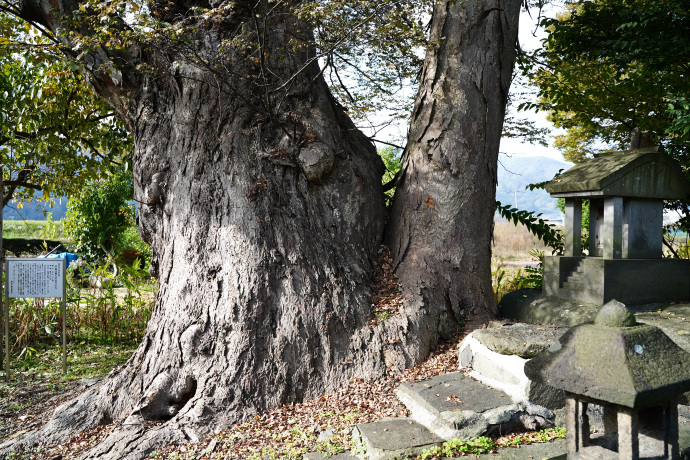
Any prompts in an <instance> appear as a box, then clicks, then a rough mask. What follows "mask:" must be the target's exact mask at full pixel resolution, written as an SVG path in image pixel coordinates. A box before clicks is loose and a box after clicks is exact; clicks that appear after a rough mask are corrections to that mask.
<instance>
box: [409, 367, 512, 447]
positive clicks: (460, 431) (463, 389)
mask: <svg viewBox="0 0 690 460" xmlns="http://www.w3.org/2000/svg"><path fill="white" fill-rule="evenodd" d="M396 394H397V396H398V399H399V400H400V401H401V402H402V403H403V404H405V406H406V407H407V408H408V409H409V410H410V418H412V419H413V420H415V421H417V422H418V423H420V424H422V425H424V426H425V427H426V428H428V429H429V430H430V431H432V432H433V433H435V434H437V435H438V436H440V437H442V438H443V439H453V438H458V439H472V438H476V437H477V436H481V435H483V434H484V433H486V431H487V429H488V428H489V426H490V425H496V424H501V423H505V422H507V421H508V420H510V418H511V417H512V416H513V415H515V414H516V413H517V412H520V411H522V410H523V407H522V406H521V405H518V404H516V402H515V401H513V399H512V398H511V397H510V396H509V395H507V394H505V393H502V392H500V391H498V390H496V389H493V388H490V387H488V386H487V385H484V384H482V383H480V382H478V381H476V380H474V379H472V378H470V377H468V376H466V375H465V374H464V373H462V372H452V373H450V374H445V375H440V376H437V377H434V378H431V379H429V380H425V381H422V382H414V383H403V384H401V385H400V386H399V387H398V389H397V390H396Z"/></svg>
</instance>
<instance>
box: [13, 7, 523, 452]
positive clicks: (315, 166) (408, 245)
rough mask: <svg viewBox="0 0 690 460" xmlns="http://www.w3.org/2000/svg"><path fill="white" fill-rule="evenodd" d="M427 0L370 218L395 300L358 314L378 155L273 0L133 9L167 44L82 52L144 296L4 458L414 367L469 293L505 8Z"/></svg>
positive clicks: (477, 263) (246, 410) (30, 12)
mask: <svg viewBox="0 0 690 460" xmlns="http://www.w3.org/2000/svg"><path fill="white" fill-rule="evenodd" d="M447 3H448V4H447V5H446V6H444V7H437V8H436V11H435V13H434V26H433V28H434V32H433V36H432V38H434V37H435V38H440V37H445V40H444V41H442V43H441V44H440V46H439V47H437V48H435V49H434V51H433V52H432V54H431V55H430V57H429V59H428V60H427V65H426V68H425V77H424V81H423V83H422V90H421V92H420V97H419V98H418V101H417V104H416V108H415V114H414V120H413V127H412V129H411V131H410V132H411V136H410V148H408V150H407V152H406V157H405V168H406V173H405V174H404V175H403V178H402V181H401V183H400V185H399V193H401V194H402V197H400V198H396V205H395V208H394V213H393V216H392V224H391V227H390V228H391V234H390V235H391V236H390V240H391V241H392V243H393V247H394V250H395V252H396V256H397V260H398V263H399V268H398V271H399V273H400V275H401V279H402V281H403V282H404V283H408V284H409V286H412V288H411V289H410V290H408V292H413V293H414V298H411V299H410V301H409V302H408V304H407V305H406V307H405V309H404V311H403V312H401V314H400V315H396V316H394V317H393V318H391V319H389V320H387V321H385V322H383V323H382V324H379V325H378V326H375V327H371V326H370V325H369V318H370V314H371V311H370V300H371V294H372V293H371V286H372V276H373V269H372V267H373V262H374V260H375V258H376V257H377V254H378V248H379V245H380V243H381V239H382V235H383V225H384V222H383V220H384V205H383V192H382V187H381V183H380V179H381V175H382V172H383V167H382V166H383V165H382V163H381V160H380V159H379V158H378V156H377V155H376V151H375V149H374V147H373V146H372V144H371V143H370V142H369V141H368V140H367V139H366V137H364V136H363V135H362V134H361V133H359V131H357V130H356V129H355V128H354V126H353V124H352V122H351V121H350V120H349V119H348V118H347V116H346V115H345V114H344V113H343V112H342V110H341V109H340V108H339V106H338V104H337V103H335V102H334V101H333V99H332V97H331V96H330V94H329V91H328V89H327V87H326V85H325V83H324V81H323V79H322V78H321V76H320V73H319V69H318V66H317V64H316V61H315V60H314V59H313V50H312V48H311V47H309V46H307V47H303V48H301V49H298V50H296V51H295V50H294V49H292V47H291V45H290V44H289V41H290V40H292V39H294V38H295V37H297V38H302V39H303V40H304V41H308V38H309V34H308V33H307V32H308V27H306V26H305V24H303V23H300V22H299V21H297V20H296V19H295V17H294V15H292V14H291V11H290V2H283V3H280V2H277V3H276V2H271V3H269V2H268V1H265V0H261V1H259V2H256V0H251V1H235V2H233V3H232V7H231V8H230V9H229V10H225V11H224V14H223V15H219V16H216V17H215V18H216V19H214V18H213V17H210V18H205V19H200V18H199V19H184V20H183V18H184V17H185V14H186V13H187V10H186V8H187V7H189V6H190V5H187V4H185V3H183V2H178V3H176V4H175V5H173V6H172V7H170V8H169V9H167V8H168V7H169V4H168V3H163V2H161V4H160V5H159V6H160V8H161V9H160V11H158V10H157V9H156V8H157V4H153V5H152V9H153V11H154V12H158V13H159V15H160V18H161V19H162V20H165V21H168V22H171V23H173V22H175V21H180V20H182V21H183V23H184V21H187V22H186V23H184V27H185V29H184V33H185V34H186V37H187V39H188V40H187V41H185V42H167V41H165V40H162V39H161V40H160V41H159V42H158V44H157V46H145V47H144V46H142V47H140V48H137V49H129V51H128V52H127V53H125V52H123V51H122V50H112V51H108V50H106V49H105V48H104V47H101V48H99V49H97V50H95V51H93V52H91V53H88V54H86V55H85V61H86V63H87V68H89V69H90V71H91V75H90V78H91V83H92V84H93V86H94V87H95V88H96V90H97V91H98V92H99V94H100V95H101V96H103V97H104V98H105V99H106V100H107V101H108V102H109V103H110V104H111V105H112V106H113V107H114V108H115V109H116V110H117V111H118V112H119V113H120V115H121V117H122V118H123V119H124V120H125V121H126V122H127V123H128V124H129V126H130V128H131V130H132V132H133V135H134V139H135V145H136V147H135V153H134V165H135V169H134V179H135V193H136V198H137V199H138V200H139V201H141V202H142V203H146V204H142V205H141V208H140V209H141V211H140V228H141V232H142V235H143V236H144V238H145V239H146V240H147V241H148V242H149V243H150V244H151V246H152V247H153V250H154V259H155V260H154V263H153V267H154V271H157V274H158V276H159V278H160V292H159V295H158V299H157V302H156V307H155V310H154V311H153V314H152V318H151V320H150V322H149V326H148V329H147V333H146V335H145V338H144V340H143V342H142V344H141V346H140V347H139V348H138V350H137V351H136V353H135V354H134V356H133V357H132V359H131V360H130V361H129V362H128V363H127V364H126V365H125V366H124V367H122V368H121V369H119V370H116V371H114V372H113V373H111V375H109V376H108V378H107V379H106V380H105V381H104V382H103V383H102V384H101V385H99V386H98V387H96V388H93V389H91V390H89V391H87V392H86V393H84V394H83V395H82V396H81V397H80V398H78V399H75V400H74V401H72V402H70V403H67V404H65V405H64V406H62V407H61V408H60V409H59V410H58V411H56V414H55V416H54V417H53V419H52V420H51V421H50V422H49V423H48V424H47V425H46V426H45V427H44V429H42V430H41V431H40V432H38V433H34V434H32V435H29V436H25V437H23V438H22V439H20V440H18V441H17V443H16V444H15V445H14V446H13V447H10V448H9V449H12V448H21V446H27V445H30V444H33V443H38V442H40V443H43V444H53V443H56V442H60V441H62V440H64V439H65V438H67V437H69V436H70V435H72V434H74V433H75V432H77V431H81V430H85V429H89V428H92V427H95V426H97V425H99V424H104V423H110V422H112V421H116V422H117V421H122V420H125V421H126V423H125V424H124V425H123V427H122V429H120V430H118V431H116V432H114V433H113V434H112V435H111V436H109V438H107V439H106V440H105V441H103V442H102V443H101V444H99V445H98V446H97V447H96V448H94V449H93V450H92V451H91V452H90V453H89V454H88V455H87V458H117V459H124V458H141V457H143V456H146V454H147V453H148V452H150V451H151V450H152V449H154V448H155V447H156V446H160V445H161V443H164V442H168V441H184V440H187V439H192V440H194V439H197V438H199V437H201V436H202V435H205V434H207V433H208V432H209V431H211V430H214V429H218V428H222V427H223V426H225V425H229V424H232V423H235V422H238V421H240V420H242V419H243V418H246V417H248V416H251V415H252V414H254V413H256V412H258V411H261V410H263V409H265V408H267V407H270V406H276V405H279V404H283V403H288V402H293V401H297V400H300V399H303V398H309V397H314V396H317V395H320V394H322V393H324V392H326V391H329V390H333V389H335V388H337V387H339V386H341V385H343V384H344V383H345V382H346V380H347V379H348V378H350V377H352V376H358V377H362V378H374V377H377V376H380V375H383V374H384V372H385V371H386V368H387V366H388V367H402V366H406V365H411V364H415V363H417V362H419V361H420V360H421V359H423V358H424V357H426V355H427V354H428V352H429V350H430V349H431V348H432V347H433V346H434V345H435V344H436V343H437V341H438V337H439V334H441V333H444V332H448V331H451V330H455V329H457V328H458V327H459V325H460V323H461V318H462V315H463V314H465V313H466V312H467V310H468V309H469V308H470V307H473V306H487V305H489V306H490V305H491V303H490V301H489V299H490V294H491V290H490V276H489V272H488V267H489V258H490V254H489V243H488V241H489V238H490V234H489V231H490V219H491V215H492V213H493V206H492V204H493V196H494V188H493V187H494V184H495V181H496V178H495V166H496V149H497V146H498V137H499V136H500V131H501V126H500V123H501V120H502V117H503V113H502V108H503V104H504V103H505V95H506V94H507V90H508V83H509V81H510V69H512V59H513V54H512V53H513V50H512V46H514V44H515V34H514V30H515V29H516V21H517V8H518V7H519V3H518V2H509V1H505V2H496V5H493V3H490V4H487V5H484V4H483V3H481V2H472V1H470V2H468V8H467V11H462V10H461V9H460V8H461V7H460V4H461V2H458V3H457V6H450V4H451V3H455V2H447ZM498 3H501V5H502V4H503V3H505V4H506V8H508V11H504V10H500V9H497V5H498ZM190 4H191V2H190ZM513 4H514V5H513ZM56 5H57V6H56ZM53 8H57V9H58V10H59V11H73V10H75V9H76V2H73V1H72V0H62V1H60V0H24V2H23V4H22V12H23V13H22V14H23V15H24V16H25V17H26V18H27V19H31V20H35V21H38V22H40V23H42V24H44V25H45V26H46V27H48V28H50V29H51V30H53V31H56V30H58V29H59V28H60V27H62V23H61V22H60V19H59V16H58V15H56V14H54V12H51V11H52V10H53ZM513 10H514V11H513ZM465 27H467V28H468V29H467V30H465ZM506 31H507V32H506ZM81 32H82V33H84V30H81ZM87 32H88V31H87ZM511 37H512V38H511ZM237 38H242V39H240V40H234V41H233V39H237ZM248 43H249V47H246V45H247V44H248ZM487 46H488V50H487V49H486V48H487ZM507 48H511V49H507ZM468 59H469V60H468ZM504 59H505V60H506V61H505V62H501V60H504ZM139 64H147V66H145V67H141V66H140V65H139ZM104 65H105V66H106V67H109V69H106V67H104ZM468 66H469V68H468V69H465V67H468ZM483 95H485V96H483ZM483 97H486V98H487V99H486V100H484V99H483ZM493 137H495V139H494V138H493ZM426 152H428V156H427V153H426ZM454 207H455V208H454ZM407 208H409V210H408V209H407ZM475 208H476V209H475ZM479 208H481V209H479ZM475 221H476V222H475ZM481 232H485V235H482V234H481ZM456 239H457V240H458V241H456ZM475 241H480V242H479V243H472V242H475ZM475 246H476V247H475ZM415 264H419V267H415ZM415 273H417V274H418V275H419V280H420V281H419V282H416V281H415V282H413V279H414V277H415ZM434 288H438V292H434V290H433V289H434ZM150 422H163V423H160V424H153V425H152V424H151V423H150ZM7 451H8V450H6V451H5V452H7Z"/></svg>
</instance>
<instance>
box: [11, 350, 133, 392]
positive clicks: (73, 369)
mask: <svg viewBox="0 0 690 460" xmlns="http://www.w3.org/2000/svg"><path fill="white" fill-rule="evenodd" d="M137 345H138V344H137V343H136V342H129V343H120V344H110V343H108V344H106V343H97V342H90V343H89V342H85V341H82V342H72V343H70V342H68V343H67V373H66V374H63V372H62V346H61V345H60V344H58V343H42V344H41V343H39V344H34V347H35V348H34V347H32V348H33V351H32V352H31V353H30V354H29V355H28V356H27V357H25V358H24V359H22V360H16V359H15V360H11V361H10V377H11V381H10V382H6V381H4V380H3V381H2V382H1V383H0V397H2V396H3V390H5V391H6V390H7V388H8V387H12V386H16V385H20V386H27V385H31V386H36V385H39V386H40V385H55V384H59V383H64V382H70V381H72V380H77V379H81V378H90V377H100V376H103V375H105V374H107V373H108V372H110V371H111V370H112V369H113V368H114V367H117V366H119V365H121V364H123V363H125V362H126V361H127V360H128V359H129V357H130V356H132V353H134V350H136V347H137ZM2 374H3V375H4V368H3V372H2Z"/></svg>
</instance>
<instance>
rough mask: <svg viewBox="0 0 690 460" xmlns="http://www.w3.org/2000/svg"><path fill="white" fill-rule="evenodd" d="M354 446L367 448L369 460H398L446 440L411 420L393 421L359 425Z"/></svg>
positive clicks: (354, 432)
mask: <svg viewBox="0 0 690 460" xmlns="http://www.w3.org/2000/svg"><path fill="white" fill-rule="evenodd" d="M353 437H354V438H355V439H354V444H355V445H359V444H364V448H365V451H366V453H365V455H366V458H367V459H369V460H394V459H395V460H398V459H404V458H410V457H416V456H417V455H420V454H421V453H422V452H423V451H424V450H426V449H429V448H431V447H434V446H438V445H440V444H441V443H443V441H444V440H443V439H442V438H440V437H439V436H437V435H435V434H434V433H431V432H430V431H429V430H428V429H426V428H425V427H424V426H422V425H420V424H419V423H416V422H415V421H413V420H410V419H408V418H404V417H401V418H393V419H387V420H380V421H378V422H373V423H363V424H360V425H357V426H356V427H355V430H354V431H353Z"/></svg>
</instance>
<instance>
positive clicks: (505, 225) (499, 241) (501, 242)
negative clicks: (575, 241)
mask: <svg viewBox="0 0 690 460" xmlns="http://www.w3.org/2000/svg"><path fill="white" fill-rule="evenodd" d="M491 249H492V254H493V257H494V258H497V257H498V258H502V259H503V260H508V261H524V260H530V258H532V255H530V252H531V251H533V250H535V249H536V250H537V251H544V252H547V253H550V252H551V250H550V249H549V248H547V247H545V246H544V244H543V243H542V242H541V241H540V240H539V238H537V237H536V236H534V235H533V234H532V233H530V232H529V230H527V229H526V228H525V227H524V226H522V225H519V224H518V225H514V224H513V222H508V221H506V220H500V221H497V222H495V223H494V243H493V245H492V248H491Z"/></svg>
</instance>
